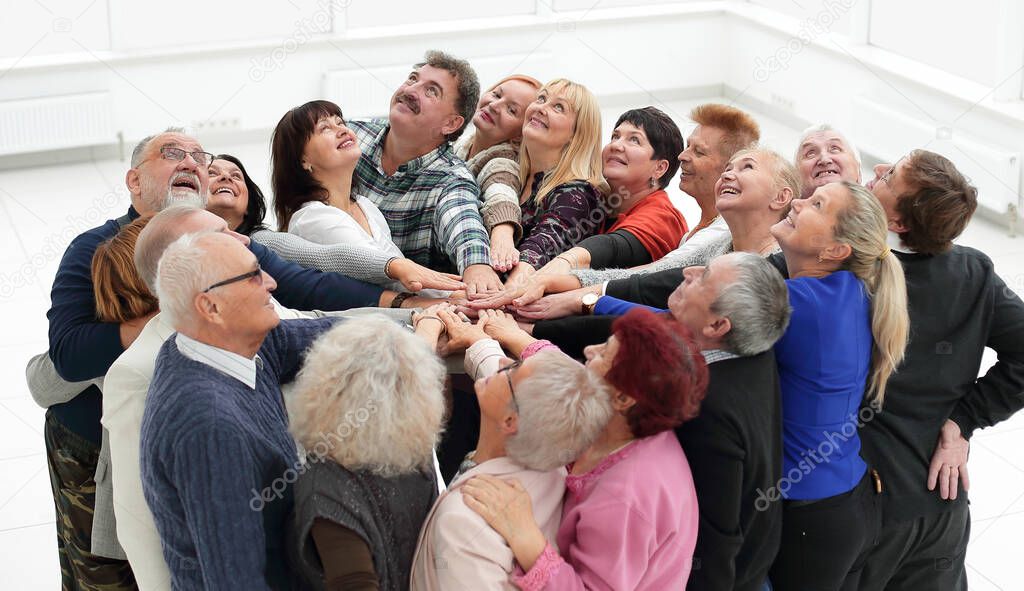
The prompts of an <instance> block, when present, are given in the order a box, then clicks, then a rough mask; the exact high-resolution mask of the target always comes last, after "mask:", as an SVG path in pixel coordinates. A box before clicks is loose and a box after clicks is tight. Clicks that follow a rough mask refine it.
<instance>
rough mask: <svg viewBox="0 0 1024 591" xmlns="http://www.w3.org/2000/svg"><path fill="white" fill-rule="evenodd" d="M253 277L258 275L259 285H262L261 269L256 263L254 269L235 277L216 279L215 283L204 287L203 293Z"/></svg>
mask: <svg viewBox="0 0 1024 591" xmlns="http://www.w3.org/2000/svg"><path fill="white" fill-rule="evenodd" d="M253 277H258V278H259V285H263V269H262V268H261V267H260V266H259V265H258V264H257V265H256V269H254V270H252V271H249V272H248V273H242V274H241V275H239V276H237V277H232V278H231V279H225V280H224V281H218V282H217V283H214V284H213V285H211V286H210V287H207V288H206V289H204V290H203V293H206V292H208V291H210V290H211V289H214V288H216V287H223V286H225V285H231V284H232V283H238V282H239V281H245V280H246V279H252V278H253Z"/></svg>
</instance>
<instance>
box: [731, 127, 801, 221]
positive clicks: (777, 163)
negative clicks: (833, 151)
mask: <svg viewBox="0 0 1024 591" xmlns="http://www.w3.org/2000/svg"><path fill="white" fill-rule="evenodd" d="M747 154H760V155H763V156H767V157H768V159H769V160H770V161H771V171H772V188H774V189H775V191H776V192H778V191H781V190H782V189H786V188H788V189H789V190H790V191H792V192H793V196H792V197H791V198H790V200H789V203H787V204H786V207H784V208H782V211H781V212H780V216H779V219H782V218H784V217H786V215H787V214H789V209H790V205H791V204H792V203H793V199H799V198H800V194H801V191H802V188H801V187H802V183H801V180H800V173H799V172H798V171H797V169H796V167H795V166H793V163H792V162H790V161H788V160H786V158H785V157H784V156H782V154H779V153H778V152H776V151H775V150H772V149H771V148H768V147H765V146H763V145H761V144H754V145H753V146H750V147H749V148H743V149H742V150H740V151H738V152H736V153H735V154H733V156H732V158H730V159H729V162H732V161H733V160H736V159H738V158H741V157H742V156H746V155H747Z"/></svg>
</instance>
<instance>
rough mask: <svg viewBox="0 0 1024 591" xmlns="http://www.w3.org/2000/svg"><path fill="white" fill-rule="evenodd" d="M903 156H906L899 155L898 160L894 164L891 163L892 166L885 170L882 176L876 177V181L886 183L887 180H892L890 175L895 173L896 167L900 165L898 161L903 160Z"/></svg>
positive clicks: (887, 182)
mask: <svg viewBox="0 0 1024 591" xmlns="http://www.w3.org/2000/svg"><path fill="white" fill-rule="evenodd" d="M903 158H906V156H903V157H901V158H900V159H899V160H897V161H896V164H893V165H892V168H890V169H889V170H887V171H885V174H883V175H882V176H880V177H878V182H880V183H885V184H887V185H888V184H889V181H891V180H892V175H894V174H896V169H897V168H899V167H900V162H903Z"/></svg>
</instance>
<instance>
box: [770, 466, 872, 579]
mask: <svg viewBox="0 0 1024 591" xmlns="http://www.w3.org/2000/svg"><path fill="white" fill-rule="evenodd" d="M879 498H880V497H879V495H876V494H875V490H874V488H873V483H872V480H871V476H870V474H865V475H864V478H863V479H862V480H861V481H860V483H859V484H857V486H855V487H854V488H853V490H851V491H849V492H846V493H843V494H840V495H836V496H834V497H829V498H827V499H821V500H819V501H814V502H811V503H801V502H799V501H797V502H785V504H784V505H783V510H782V545H781V546H780V548H779V555H778V556H777V557H776V558H775V564H773V565H772V570H771V573H770V575H769V578H770V579H771V583H772V587H773V588H774V589H775V590H776V591H837V590H839V589H842V590H843V591H847V590H853V589H856V588H857V583H858V580H859V578H860V574H861V571H862V568H863V566H864V561H865V559H866V557H867V554H868V551H870V549H871V548H872V547H873V546H874V545H875V543H876V541H877V538H878V532H879V530H880V529H881V508H880V505H879Z"/></svg>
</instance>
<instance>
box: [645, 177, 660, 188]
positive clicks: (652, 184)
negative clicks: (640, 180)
mask: <svg viewBox="0 0 1024 591" xmlns="http://www.w3.org/2000/svg"><path fill="white" fill-rule="evenodd" d="M647 182H648V184H650V185H651V188H652V189H653V188H654V187H657V186H658V183H657V181H655V180H654V177H653V176H652V177H651V180H649V181H647Z"/></svg>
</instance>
